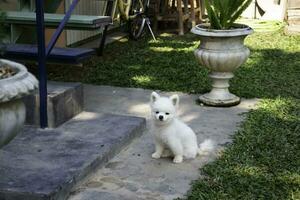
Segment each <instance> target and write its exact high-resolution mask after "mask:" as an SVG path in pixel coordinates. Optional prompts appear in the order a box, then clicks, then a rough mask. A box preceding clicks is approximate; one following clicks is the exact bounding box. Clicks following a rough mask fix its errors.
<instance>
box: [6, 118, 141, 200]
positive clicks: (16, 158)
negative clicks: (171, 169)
mask: <svg viewBox="0 0 300 200" xmlns="http://www.w3.org/2000/svg"><path fill="white" fill-rule="evenodd" d="M144 128H145V119H143V118H139V117H128V116H120V115H112V114H98V113H91V112H82V113H81V114H79V115H77V116H76V117H75V118H73V119H72V120H70V121H68V122H67V123H66V124H64V125H63V126H61V127H59V128H57V129H45V130H40V129H36V128H33V127H25V128H24V131H23V132H22V133H21V134H19V135H18V136H17V137H16V138H15V139H14V140H13V141H12V142H11V143H9V144H8V145H6V146H4V147H3V148H2V149H1V150H0V199H1V200H61V199H66V198H67V196H68V195H69V192H70V189H71V188H72V187H73V186H74V185H75V184H76V183H77V182H78V181H80V180H81V179H82V178H83V177H85V176H86V175H87V174H88V173H89V172H91V171H94V170H95V168H96V167H99V166H102V165H104V164H105V163H107V161H108V160H109V159H110V158H112V157H113V156H114V155H115V154H116V153H118V152H119V151H120V150H121V149H122V147H124V146H126V145H128V143H130V141H131V140H132V139H133V138H134V137H136V136H138V135H140V134H141V133H142V132H143V129H144Z"/></svg>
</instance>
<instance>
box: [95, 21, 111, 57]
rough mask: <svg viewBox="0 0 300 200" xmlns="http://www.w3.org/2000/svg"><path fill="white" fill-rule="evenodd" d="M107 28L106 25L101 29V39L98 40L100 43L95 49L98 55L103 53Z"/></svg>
mask: <svg viewBox="0 0 300 200" xmlns="http://www.w3.org/2000/svg"><path fill="white" fill-rule="evenodd" d="M107 29H108V25H107V26H105V27H104V30H103V33H102V38H101V41H100V45H99V48H98V49H97V55H98V56H102V55H103V49H104V46H105V40H106V34H107Z"/></svg>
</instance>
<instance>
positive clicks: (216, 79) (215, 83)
mask: <svg viewBox="0 0 300 200" xmlns="http://www.w3.org/2000/svg"><path fill="white" fill-rule="evenodd" d="M209 77H210V78H211V79H212V90H211V91H210V92H209V93H206V94H204V95H201V96H200V97H199V100H200V101H201V102H202V103H204V104H205V105H210V106H234V105H237V104H239V103H240V101H241V99H240V97H238V96H235V95H234V94H231V93H230V92H229V89H228V88H229V79H231V78H233V73H231V72H211V73H210V74H209Z"/></svg>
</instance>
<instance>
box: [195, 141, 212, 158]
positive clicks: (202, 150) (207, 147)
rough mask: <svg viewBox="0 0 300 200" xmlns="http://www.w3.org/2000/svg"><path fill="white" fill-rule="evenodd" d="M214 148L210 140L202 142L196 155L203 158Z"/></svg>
mask: <svg viewBox="0 0 300 200" xmlns="http://www.w3.org/2000/svg"><path fill="white" fill-rule="evenodd" d="M214 148H215V143H214V141H212V140H211V139H206V140H204V141H203V142H202V143H201V144H200V145H199V149H198V155H199V156H204V155H208V154H209V153H211V152H213V150H214Z"/></svg>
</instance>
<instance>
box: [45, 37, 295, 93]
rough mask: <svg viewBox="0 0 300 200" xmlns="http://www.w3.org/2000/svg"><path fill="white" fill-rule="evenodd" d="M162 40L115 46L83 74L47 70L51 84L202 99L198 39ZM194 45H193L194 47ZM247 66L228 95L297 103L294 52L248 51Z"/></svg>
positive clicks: (205, 84) (78, 70)
mask: <svg viewBox="0 0 300 200" xmlns="http://www.w3.org/2000/svg"><path fill="white" fill-rule="evenodd" d="M186 40H187V41H185V38H184V37H180V36H165V37H161V38H159V40H158V42H154V41H151V40H148V39H143V40H141V41H139V42H134V41H129V42H125V43H124V42H116V43H114V44H111V45H109V46H108V48H106V50H105V54H104V56H103V57H94V58H93V59H92V60H90V61H89V62H87V63H85V65H84V67H82V68H76V67H75V68H74V67H68V66H67V67H63V68H61V67H58V68H57V67H55V68H56V69H55V68H54V69H53V68H50V70H49V77H50V79H54V80H59V81H82V82H85V83H90V84H99V85H114V86H126V87H143V88H148V89H160V90H165V91H183V92H187V93H204V92H207V91H209V90H210V84H209V82H210V80H209V79H208V77H207V74H208V70H206V69H203V68H201V67H200V66H199V65H198V63H197V62H196V59H195V58H194V55H193V51H194V49H196V48H197V46H198V45H199V42H197V37H195V36H191V35H188V37H187V39H186ZM195 41H196V42H195ZM251 50H252V51H251V55H250V58H249V59H248V61H247V62H246V63H245V64H244V65H243V66H242V67H240V68H239V69H238V70H237V71H236V73H235V78H233V79H232V80H231V90H232V92H233V93H235V94H237V95H239V96H242V97H245V98H253V97H258V98H273V97H276V96H278V95H282V96H287V97H296V98H299V97H300V94H299V93H297V92H295V91H297V88H299V87H300V84H299V80H298V79H299V74H300V73H299V67H298V66H299V65H300V63H299V58H300V53H299V52H287V51H282V50H280V49H251Z"/></svg>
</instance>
